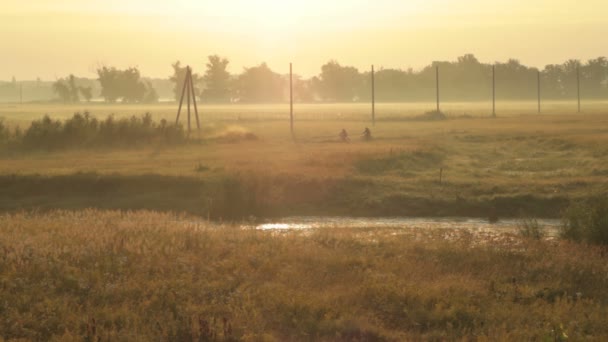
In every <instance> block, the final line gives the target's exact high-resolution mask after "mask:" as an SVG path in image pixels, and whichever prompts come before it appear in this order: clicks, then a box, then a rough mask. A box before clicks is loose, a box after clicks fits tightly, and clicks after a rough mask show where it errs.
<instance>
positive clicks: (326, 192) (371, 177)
mask: <svg viewBox="0 0 608 342" xmlns="http://www.w3.org/2000/svg"><path fill="white" fill-rule="evenodd" d="M509 105H510V106H512V110H511V111H510V112H506V113H504V112H500V111H499V116H498V117H497V118H491V117H490V116H489V115H487V114H488V112H487V109H486V107H485V104H468V105H466V104H453V106H454V107H453V108H461V109H453V110H452V111H447V112H446V114H447V118H445V119H442V120H437V119H431V118H429V117H428V116H424V115H422V116H421V114H423V113H424V112H425V110H424V107H430V105H425V104H412V105H399V104H385V105H380V106H379V107H378V112H377V113H378V116H377V118H378V120H377V123H376V125H375V126H371V125H370V123H369V107H368V106H366V105H338V104H335V105H307V106H301V107H296V118H297V121H296V126H295V136H293V137H292V135H291V134H290V132H289V122H288V121H287V120H285V112H284V110H285V106H283V105H278V104H277V105H268V106H221V107H220V106H216V107H213V106H208V107H207V106H203V107H202V110H201V112H202V113H203V115H202V118H203V129H202V131H201V132H200V133H199V132H193V133H192V135H191V136H190V139H187V140H176V141H173V142H170V141H167V140H162V141H159V140H146V139H144V140H142V141H144V142H143V143H142V141H139V140H133V141H131V140H125V141H126V142H127V144H126V145H125V144H122V145H112V144H109V145H105V143H103V142H104V141H105V140H100V141H99V143H100V145H90V144H85V143H84V140H83V141H79V140H69V141H71V144H72V145H73V146H72V145H54V144H52V141H46V140H44V139H47V138H48V137H50V135H45V134H47V133H48V131H46V130H45V129H46V128H44V129H40V132H38V133H41V134H40V135H39V136H38V138H39V140H36V141H37V143H36V144H34V145H28V146H21V145H19V144H14V145H10V144H9V145H5V146H4V148H3V149H2V151H1V152H0V211H1V212H0V232H2V233H1V234H0V260H1V262H0V289H1V290H0V340H5V341H30V340H34V341H150V340H160V341H311V340H314V341H403V340H431V341H433V340H434V341H444V340H479V341H497V340H511V341H521V340H542V341H544V340H550V341H566V340H598V341H601V340H605V339H607V338H608V329H607V327H606V324H605V317H606V315H607V314H608V312H607V308H608V306H607V304H608V296H607V292H606V291H605V288H606V286H607V285H608V278H607V277H606V274H608V268H607V266H606V262H605V261H606V249H605V247H597V246H592V245H587V244H585V243H584V242H572V241H567V240H561V239H558V238H555V237H543V234H542V227H538V224H537V223H536V221H534V220H529V219H528V218H530V217H548V218H559V217H562V216H564V215H566V216H567V217H570V218H571V222H575V223H576V224H577V225H572V226H571V228H573V230H570V231H569V235H570V237H571V238H572V239H574V240H581V241H589V242H593V243H595V242H599V243H606V242H605V241H608V239H606V236H605V235H606V234H605V233H604V231H605V229H604V228H603V227H604V226H602V225H603V222H605V214H606V213H608V201H606V200H603V202H597V203H599V205H598V206H596V207H592V206H586V205H581V206H579V207H576V206H574V207H573V206H571V204H572V203H595V202H594V201H595V200H594V199H593V198H595V197H594V196H597V195H600V196H604V198H605V195H604V194H605V193H606V191H607V190H608V188H607V184H606V177H607V176H608V144H607V143H608V141H607V140H608V134H606V133H608V110H606V111H604V109H603V108H605V107H604V106H603V104H602V103H594V104H593V106H595V107H593V108H594V109H593V110H588V111H587V110H586V111H585V112H584V113H582V114H575V113H573V111H572V109H569V107H568V106H569V105H570V104H564V103H555V104H553V105H554V106H555V109H554V110H552V111H551V112H548V113H544V114H541V115H538V114H534V112H533V111H534V109H535V107H534V106H532V104H521V103H519V104H517V103H511V104H509ZM523 105H526V106H528V105H529V106H531V108H530V109H529V110H528V109H526V108H527V107H525V106H523ZM11 106H12V107H11ZM458 106H462V107H458ZM1 108H2V109H1V111H2V114H1V115H0V116H3V117H4V120H5V121H4V123H5V124H6V125H7V126H8V127H9V129H10V130H13V129H15V127H20V129H22V130H25V129H27V127H28V125H29V123H30V122H31V121H32V120H37V119H40V117H41V116H42V115H44V114H45V113H48V114H49V115H50V116H51V117H52V118H55V119H62V120H66V119H69V118H70V117H72V115H73V114H74V112H81V113H82V112H84V111H85V110H89V111H90V112H91V115H93V116H95V117H97V118H99V119H100V120H103V119H104V118H105V116H106V115H107V114H110V113H116V117H117V118H118V119H120V118H128V117H130V116H132V115H138V116H139V115H142V114H143V113H144V112H150V113H151V115H152V118H153V119H154V120H156V122H158V121H159V120H161V119H170V118H171V117H172V116H173V115H174V113H173V112H172V110H174V108H173V106H171V105H158V106H152V107H149V108H145V107H140V106H118V105H116V106H103V105H99V104H95V105H92V106H91V107H87V108H85V107H84V106H83V107H76V106H60V105H57V106H54V105H48V106H43V105H33V104H28V105H24V106H17V105H10V106H8V105H4V106H2V107H1ZM211 108H216V109H215V111H214V112H213V114H209V112H206V110H211ZM518 108H519V109H518ZM522 108H523V109H522ZM305 109H306V110H308V111H307V112H305V113H302V112H300V111H302V110H305ZM465 109H466V110H465ZM124 122H136V123H137V124H136V125H135V126H134V127H136V128H137V127H138V126H137V125H140V124H139V123H138V122H139V121H137V120H135V121H129V120H127V121H124ZM50 126H53V127H55V126H57V125H56V123H51V124H50ZM50 126H49V127H50ZM44 127H46V126H44ZM69 127H70V128H69V129H74V127H73V126H69ZM129 127H130V126H129ZM150 127H157V126H150ZM365 127H370V128H371V129H372V135H373V139H372V140H371V141H364V140H363V139H361V137H360V136H358V134H359V133H361V132H362V131H363V129H364V128H365ZM342 128H344V129H346V130H348V131H349V132H350V133H351V141H350V142H348V143H345V142H341V141H340V140H339V138H338V132H339V131H340V130H341V129H342ZM67 131H69V130H67ZM136 131H137V130H136ZM45 132H46V133H45ZM45 137H47V138H45ZM71 137H81V135H79V134H76V135H73V136H71ZM82 137H84V138H86V135H84V136H82ZM84 138H83V139H84ZM48 139H54V138H48ZM105 139H108V138H105ZM85 140H86V139H85ZM45 142H47V143H45ZM567 208H570V209H567ZM564 213H566V214H564ZM287 215H319V216H323V215H345V216H372V217H373V216H473V217H482V218H488V219H489V220H496V219H500V218H501V217H521V218H526V220H524V221H522V222H523V223H522V227H523V228H522V234H521V235H518V234H513V233H495V234H487V235H483V234H481V235H479V234H472V233H471V232H470V231H468V230H466V229H461V230H454V229H421V228H415V227H404V228H407V229H393V228H390V229H389V228H382V229H379V228H374V229H372V228H369V229H368V228H357V229H352V228H343V227H335V228H333V229H320V230H306V231H297V230H288V231H263V230H257V229H255V228H254V227H255V225H253V226H252V225H251V224H250V223H251V222H255V221H258V220H265V219H271V218H273V217H280V216H287ZM580 227H590V229H589V230H588V231H589V232H590V234H588V235H587V236H588V237H589V238H586V237H584V236H583V237H580V234H579V233H580V232H581V231H584V229H586V228H584V229H583V230H580V229H579V228H580ZM577 229H578V230H577ZM577 234H579V235H577Z"/></svg>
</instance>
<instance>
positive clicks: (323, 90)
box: [318, 60, 363, 102]
mask: <svg viewBox="0 0 608 342" xmlns="http://www.w3.org/2000/svg"><path fill="white" fill-rule="evenodd" d="M362 81H363V78H362V77H361V75H360V74H359V71H358V70H357V69H356V68H354V67H343V66H341V65H340V64H339V63H338V62H336V61H333V60H332V61H330V62H328V63H327V64H325V65H323V66H322V67H321V75H319V83H318V87H319V89H318V92H319V95H320V96H321V98H323V99H324V100H326V101H341V102H351V101H354V100H355V99H356V97H357V96H358V95H360V94H359V93H358V90H359V89H360V87H361V83H362Z"/></svg>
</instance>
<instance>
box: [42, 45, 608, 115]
mask: <svg viewBox="0 0 608 342" xmlns="http://www.w3.org/2000/svg"><path fill="white" fill-rule="evenodd" d="M229 64H230V61H229V60H228V59H227V58H225V57H220V56H218V55H211V56H209V57H208V58H207V62H206V64H205V65H204V66H202V65H201V67H200V68H199V66H197V65H192V67H193V70H203V71H204V73H202V74H198V73H193V75H192V80H193V83H194V88H195V89H194V90H195V94H196V95H197V97H198V98H199V101H202V102H211V103H272V102H283V101H286V100H287V99H288V98H289V75H288V74H286V73H279V72H276V71H273V70H272V69H271V68H270V67H269V66H268V65H267V64H266V63H261V64H259V65H256V66H252V67H246V68H244V69H243V70H242V71H241V73H239V74H233V73H230V72H229V70H228V67H229ZM436 68H439V73H440V89H441V93H442V99H443V100H445V101H479V100H487V99H488V98H490V97H491V96H492V77H493V68H494V70H495V77H496V96H497V99H499V100H530V99H535V98H536V96H537V76H538V73H539V72H540V80H541V88H542V96H543V98H547V99H556V100H559V99H572V98H575V97H576V96H577V91H578V82H577V80H578V81H580V88H581V93H582V96H583V97H585V98H590V99H608V59H606V57H598V58H595V59H591V60H588V61H587V62H581V61H580V60H568V61H566V62H564V63H562V64H551V65H547V66H545V67H544V69H542V70H539V69H537V68H534V67H528V66H525V65H523V64H521V63H520V62H519V61H518V60H516V59H510V60H508V61H507V62H505V63H495V64H488V63H481V62H480V61H479V60H478V59H477V58H476V57H475V56H474V55H472V54H467V55H464V56H461V57H458V58H457V60H455V61H451V62H449V61H444V62H433V63H431V64H430V65H428V66H426V67H424V68H422V69H420V70H417V71H415V70H413V69H411V68H409V69H407V70H403V69H391V68H379V69H377V70H376V72H375V75H374V76H375V86H376V100H377V101H379V102H401V101H432V100H434V96H435V84H436V83H435V82H436V79H435V76H436V75H435V72H436ZM172 69H173V74H172V75H171V76H170V77H169V81H170V82H172V84H173V94H172V95H173V96H174V98H175V99H179V96H180V95H181V91H182V86H183V82H184V78H185V74H186V66H185V65H182V63H181V62H180V61H176V62H175V63H173V64H172ZM97 74H98V81H99V83H100V84H101V93H100V94H99V95H100V96H101V97H102V98H104V100H105V101H107V102H117V101H121V102H126V103H150V102H156V101H158V97H159V96H158V94H157V92H156V90H155V89H154V88H153V87H152V85H151V84H150V83H149V82H144V81H142V79H141V74H140V72H139V70H138V69H137V68H128V69H125V70H119V69H116V68H113V67H107V66H103V67H101V68H99V69H98V70H97ZM73 80H74V77H73V76H72V75H70V76H68V77H66V78H64V79H60V80H58V81H57V82H56V83H55V85H54V86H53V89H54V91H55V93H56V94H57V95H58V97H59V98H60V99H61V100H62V101H64V102H78V101H80V100H81V97H82V99H84V100H85V101H89V100H90V99H91V97H92V96H93V95H92V94H91V92H90V89H87V88H82V87H78V86H77V85H76V84H75V82H74V81H73ZM370 89H371V70H359V69H357V68H355V67H353V66H346V65H342V64H340V63H338V62H337V61H335V60H331V61H329V62H327V63H326V64H324V65H323V66H321V70H320V73H319V74H318V75H316V76H313V77H310V78H304V77H301V76H299V75H294V81H293V91H294V99H295V101H297V102H358V101H369V100H370V98H371V90H370Z"/></svg>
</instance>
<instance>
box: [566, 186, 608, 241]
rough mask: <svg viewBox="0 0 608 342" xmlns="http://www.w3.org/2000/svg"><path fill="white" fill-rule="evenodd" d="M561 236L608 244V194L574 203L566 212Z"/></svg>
mask: <svg viewBox="0 0 608 342" xmlns="http://www.w3.org/2000/svg"><path fill="white" fill-rule="evenodd" d="M561 236H562V237H563V238H566V239H569V240H574V241H580V242H587V243H592V244H600V245H608V196H606V195H602V196H592V197H590V198H588V199H584V200H580V201H579V202H576V203H572V204H571V205H570V207H568V208H567V209H566V211H565V212H564V216H563V224H562V229H561Z"/></svg>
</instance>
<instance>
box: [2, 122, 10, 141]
mask: <svg viewBox="0 0 608 342" xmlns="http://www.w3.org/2000/svg"><path fill="white" fill-rule="evenodd" d="M9 138H10V132H9V130H8V127H6V125H5V124H4V120H3V119H2V118H0V146H4V145H6V144H7V143H8V140H9Z"/></svg>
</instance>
